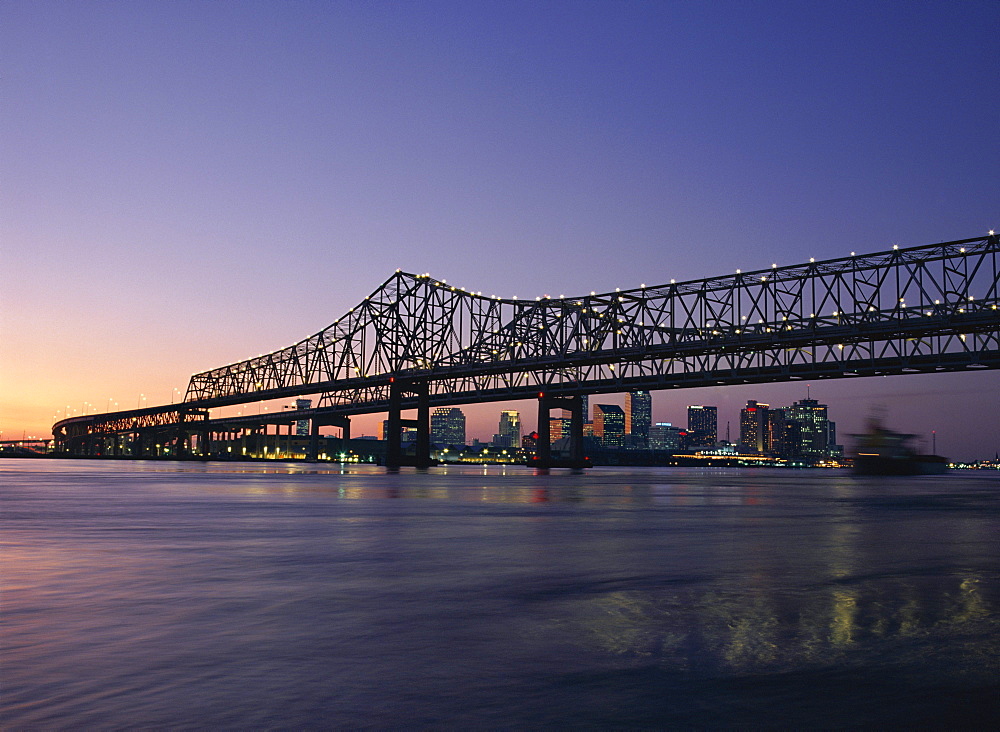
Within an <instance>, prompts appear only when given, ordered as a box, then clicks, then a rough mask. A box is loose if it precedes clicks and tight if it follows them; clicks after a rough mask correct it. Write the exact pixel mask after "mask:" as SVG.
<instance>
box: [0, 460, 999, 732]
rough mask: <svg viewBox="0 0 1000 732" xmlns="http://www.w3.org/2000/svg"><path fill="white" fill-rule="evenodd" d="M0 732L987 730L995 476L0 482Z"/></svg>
mask: <svg viewBox="0 0 1000 732" xmlns="http://www.w3.org/2000/svg"><path fill="white" fill-rule="evenodd" d="M0 542H2V544H0V572H2V573H0V577H2V588H0V589H2V595H0V632H2V638H0V640H2V649H0V652H2V656H0V663H2V666H0V683H2V685H0V727H2V728H3V729H10V730H19V729H45V730H50V729H102V730H104V729H137V728H145V729H148V728H160V729H181V730H183V729H191V730H196V729H227V730H247V729H255V730H259V729H345V728H351V729H400V728H405V729H540V728H542V729H544V728H556V727H560V728H565V727H569V728H576V729H607V728H615V729H666V728H669V729H691V728H696V729H727V728H743V729H745V728H758V729H767V728H774V729H788V728H843V727H882V728H886V727H888V728H899V729H902V728H914V727H919V728H924V729H926V728H940V729H956V728H970V729H971V728H983V727H984V726H985V727H991V726H992V727H996V726H997V724H998V720H1000V475H998V474H997V473H987V472H967V473H953V474H949V475H945V476H934V477H918V478H892V479H885V478H855V477H852V476H850V475H848V474H846V473H843V472H840V471H834V470H826V471H822V470H802V471H795V470H774V469H745V470H740V469H717V470H711V469H694V468H692V469H683V468H625V467H622V468H594V469H591V470H588V471H586V472H583V473H574V472H570V471H562V470H553V471H552V472H551V474H537V475H536V474H535V473H533V472H532V471H530V470H528V469H525V468H509V467H508V468H502V467H496V466H491V467H481V466H480V467H438V468H432V469H430V470H427V471H425V472H417V471H413V470H409V471H408V470H406V469H404V470H403V471H401V472H399V473H397V474H387V473H386V472H385V471H384V469H382V468H377V467H369V466H353V465H345V466H339V465H333V466H329V465H323V466H318V465H309V464H304V463H302V464H278V463H275V464H264V463H171V462H128V461H97V460H91V461H88V460H65V461H60V460H30V459H22V460H18V459H4V460H0Z"/></svg>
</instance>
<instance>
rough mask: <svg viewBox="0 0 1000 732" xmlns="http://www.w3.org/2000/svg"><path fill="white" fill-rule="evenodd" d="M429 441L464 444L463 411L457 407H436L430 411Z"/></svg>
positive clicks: (444, 443)
mask: <svg viewBox="0 0 1000 732" xmlns="http://www.w3.org/2000/svg"><path fill="white" fill-rule="evenodd" d="M431 442H434V443H437V444H440V445H464V444H465V413H464V412H462V410H461V409H459V408H458V407H438V408H437V409H435V410H434V411H433V412H431Z"/></svg>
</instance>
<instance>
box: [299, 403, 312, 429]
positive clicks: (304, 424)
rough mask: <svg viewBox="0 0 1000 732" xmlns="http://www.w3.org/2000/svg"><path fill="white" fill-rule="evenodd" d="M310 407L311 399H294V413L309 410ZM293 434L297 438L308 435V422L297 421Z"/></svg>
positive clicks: (303, 420) (305, 420)
mask: <svg viewBox="0 0 1000 732" xmlns="http://www.w3.org/2000/svg"><path fill="white" fill-rule="evenodd" d="M311 406H312V399H296V400H295V409H296V411H298V410H302V409H309V408H310V407H311ZM295 434H296V435H298V436H299V437H303V436H308V435H309V420H308V419H299V420H296V422H295Z"/></svg>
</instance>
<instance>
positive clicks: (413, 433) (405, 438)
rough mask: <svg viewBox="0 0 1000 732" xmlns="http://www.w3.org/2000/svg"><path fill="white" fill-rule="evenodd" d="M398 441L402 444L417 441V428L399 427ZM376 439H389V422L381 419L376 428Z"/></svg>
mask: <svg viewBox="0 0 1000 732" xmlns="http://www.w3.org/2000/svg"><path fill="white" fill-rule="evenodd" d="M399 435H400V440H401V441H402V442H416V441H417V428H416V427H400V429H399ZM378 438H379V439H380V440H388V439H389V420H387V419H383V420H382V424H380V425H379V428H378Z"/></svg>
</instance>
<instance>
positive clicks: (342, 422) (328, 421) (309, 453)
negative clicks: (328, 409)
mask: <svg viewBox="0 0 1000 732" xmlns="http://www.w3.org/2000/svg"><path fill="white" fill-rule="evenodd" d="M324 426H329V427H339V428H340V437H341V439H342V440H343V441H344V442H345V443H346V442H347V441H348V440H350V439H351V418H350V417H348V416H346V415H337V416H332V417H324V418H323V419H322V420H320V419H319V418H317V417H313V418H312V423H311V425H310V429H309V448H308V449H307V450H306V460H307V461H308V462H311V463H314V462H316V461H317V460H319V428H320V427H324ZM289 435H291V432H289ZM289 439H291V438H290V437H289Z"/></svg>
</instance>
